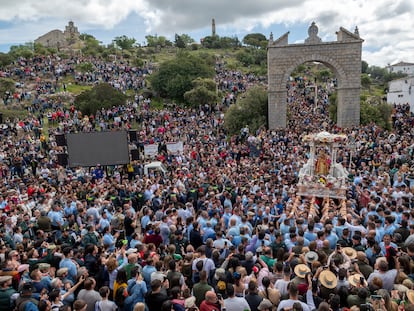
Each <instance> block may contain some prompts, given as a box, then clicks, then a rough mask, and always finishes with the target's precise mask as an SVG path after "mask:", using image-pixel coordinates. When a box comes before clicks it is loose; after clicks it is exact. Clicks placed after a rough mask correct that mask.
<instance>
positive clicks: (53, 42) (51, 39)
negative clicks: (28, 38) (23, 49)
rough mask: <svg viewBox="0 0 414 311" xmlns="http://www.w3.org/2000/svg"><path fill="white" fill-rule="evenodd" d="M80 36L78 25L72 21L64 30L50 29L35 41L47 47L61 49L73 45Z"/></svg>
mask: <svg viewBox="0 0 414 311" xmlns="http://www.w3.org/2000/svg"><path fill="white" fill-rule="evenodd" d="M79 36H80V33H79V31H78V27H76V26H75V24H74V23H73V22H72V21H70V22H69V23H68V25H67V26H66V27H65V30H64V31H61V30H59V29H55V30H52V31H49V32H48V33H46V34H44V35H43V36H40V37H39V38H37V39H36V40H35V41H34V42H35V43H40V44H41V45H43V46H44V47H47V48H49V47H52V48H56V49H58V50H60V49H65V48H69V47H70V46H73V45H74V44H75V43H76V42H78V41H79Z"/></svg>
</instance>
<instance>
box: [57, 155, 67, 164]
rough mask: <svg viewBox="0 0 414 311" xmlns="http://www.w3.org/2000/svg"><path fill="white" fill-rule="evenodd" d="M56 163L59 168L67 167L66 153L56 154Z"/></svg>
mask: <svg viewBox="0 0 414 311" xmlns="http://www.w3.org/2000/svg"><path fill="white" fill-rule="evenodd" d="M57 162H58V164H59V165H61V166H67V165H68V154H67V153H58V154H57Z"/></svg>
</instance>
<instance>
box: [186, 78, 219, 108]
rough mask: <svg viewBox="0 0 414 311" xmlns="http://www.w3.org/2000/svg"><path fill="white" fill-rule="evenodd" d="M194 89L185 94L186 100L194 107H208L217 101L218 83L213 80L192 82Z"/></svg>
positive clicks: (199, 79)
mask: <svg viewBox="0 0 414 311" xmlns="http://www.w3.org/2000/svg"><path fill="white" fill-rule="evenodd" d="M192 84H193V88H192V89H191V90H190V91H187V92H185V93H184V99H185V100H186V101H187V102H188V103H190V104H191V105H192V106H194V107H197V106H198V105H206V104H207V105H208V104H212V103H215V102H216V100H217V90H216V82H215V81H214V80H213V79H203V78H197V79H195V80H193V81H192Z"/></svg>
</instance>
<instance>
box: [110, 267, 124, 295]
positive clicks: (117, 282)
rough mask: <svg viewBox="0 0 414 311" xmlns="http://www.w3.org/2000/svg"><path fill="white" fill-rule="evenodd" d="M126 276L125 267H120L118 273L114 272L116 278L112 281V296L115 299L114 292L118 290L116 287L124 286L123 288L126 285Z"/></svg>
mask: <svg viewBox="0 0 414 311" xmlns="http://www.w3.org/2000/svg"><path fill="white" fill-rule="evenodd" d="M127 283H128V277H127V273H126V271H125V269H120V270H118V273H117V274H116V279H115V282H114V292H113V298H114V300H115V297H116V292H117V290H118V288H120V287H125V289H126V288H127V286H128V284H127Z"/></svg>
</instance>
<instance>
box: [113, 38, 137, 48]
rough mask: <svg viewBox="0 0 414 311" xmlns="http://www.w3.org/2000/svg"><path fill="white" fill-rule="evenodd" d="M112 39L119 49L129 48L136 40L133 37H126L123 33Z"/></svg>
mask: <svg viewBox="0 0 414 311" xmlns="http://www.w3.org/2000/svg"><path fill="white" fill-rule="evenodd" d="M113 41H114V42H115V43H116V45H117V46H119V47H120V48H121V50H130V49H132V47H133V46H134V44H135V42H136V41H137V40H135V38H128V37H127V36H125V35H123V36H119V37H115V39H114V40H113Z"/></svg>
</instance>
